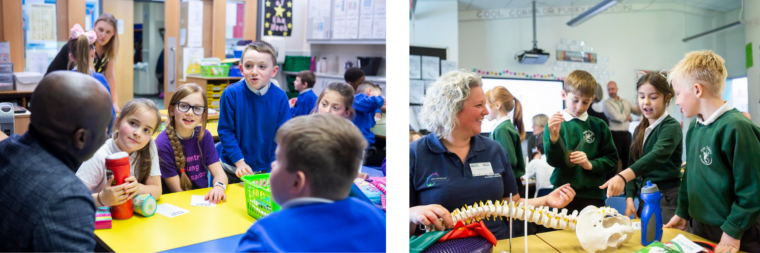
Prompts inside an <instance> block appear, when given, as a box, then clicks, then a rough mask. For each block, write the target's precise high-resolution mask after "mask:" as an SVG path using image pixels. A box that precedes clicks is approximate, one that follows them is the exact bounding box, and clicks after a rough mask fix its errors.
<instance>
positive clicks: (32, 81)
mask: <svg viewBox="0 0 760 253" xmlns="http://www.w3.org/2000/svg"><path fill="white" fill-rule="evenodd" d="M13 76H15V79H16V91H27V92H33V91H34V89H35V88H37V84H39V83H40V81H42V77H43V76H44V75H43V74H40V73H37V72H16V73H13Z"/></svg>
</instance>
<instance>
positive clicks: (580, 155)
mask: <svg viewBox="0 0 760 253" xmlns="http://www.w3.org/2000/svg"><path fill="white" fill-rule="evenodd" d="M570 162H571V163H574V164H577V165H580V166H581V167H582V168H583V169H584V170H591V169H593V168H594V167H593V166H592V165H591V162H589V161H588V157H586V153H585V152H583V151H575V152H572V153H570ZM618 179H620V178H619V177H618ZM623 187H625V184H623ZM618 194H620V193H618Z"/></svg>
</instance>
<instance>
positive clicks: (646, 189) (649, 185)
mask: <svg viewBox="0 0 760 253" xmlns="http://www.w3.org/2000/svg"><path fill="white" fill-rule="evenodd" d="M659 191H660V188H657V184H653V183H652V181H647V185H645V186H644V187H641V193H654V192H659Z"/></svg>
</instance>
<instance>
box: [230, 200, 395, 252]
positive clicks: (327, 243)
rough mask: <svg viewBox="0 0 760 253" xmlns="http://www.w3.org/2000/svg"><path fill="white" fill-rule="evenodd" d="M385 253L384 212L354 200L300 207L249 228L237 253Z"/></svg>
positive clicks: (263, 219)
mask: <svg viewBox="0 0 760 253" xmlns="http://www.w3.org/2000/svg"><path fill="white" fill-rule="evenodd" d="M252 251H255V252H385V213H383V212H382V211H380V209H379V208H377V207H374V206H372V205H370V204H367V203H365V202H362V201H361V200H358V199H356V198H346V199H344V200H341V201H336V202H333V203H311V204H305V205H299V206H295V207H291V208H287V209H283V210H282V211H279V212H275V213H272V214H270V215H269V216H266V217H264V218H262V219H260V220H258V221H256V222H255V223H253V225H252V226H251V228H249V229H248V232H246V234H245V235H244V236H243V238H242V239H241V240H240V244H239V245H238V248H237V252H252Z"/></svg>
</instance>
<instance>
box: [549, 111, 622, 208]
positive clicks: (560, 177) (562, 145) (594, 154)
mask: <svg viewBox="0 0 760 253" xmlns="http://www.w3.org/2000/svg"><path fill="white" fill-rule="evenodd" d="M544 133H546V134H544V151H546V161H547V162H548V163H549V165H551V166H552V167H554V168H555V170H554V172H553V173H552V176H551V179H550V180H551V182H552V184H553V185H554V188H555V189H556V188H557V187H560V186H562V185H564V184H566V183H570V186H571V187H573V189H575V197H576V198H588V199H602V200H603V199H604V197H605V196H604V190H602V189H599V186H601V185H603V184H604V183H605V182H606V180H605V175H606V174H607V172H610V171H612V170H615V169H616V168H617V163H618V156H617V149H616V148H615V144H614V143H613V142H612V133H610V129H609V128H608V127H607V123H605V122H604V121H603V120H601V119H599V118H596V117H591V116H589V117H588V118H587V119H586V121H582V120H580V119H578V118H574V119H572V120H570V121H563V122H562V126H561V127H560V130H559V139H557V142H556V143H551V137H550V136H551V135H550V134H549V125H548V124H547V125H546V127H545V130H544ZM581 141H583V142H584V143H583V145H582V146H581V147H580V150H579V151H583V152H585V153H586V157H588V160H589V162H591V165H592V167H593V168H592V169H591V170H585V169H583V167H581V166H580V165H576V164H571V163H570V158H569V156H570V153H571V152H572V151H575V149H576V148H578V147H579V145H578V144H579V143H580V142H581Z"/></svg>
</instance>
